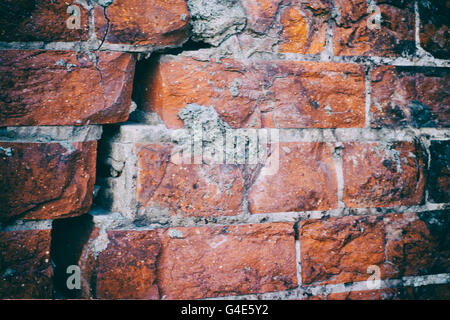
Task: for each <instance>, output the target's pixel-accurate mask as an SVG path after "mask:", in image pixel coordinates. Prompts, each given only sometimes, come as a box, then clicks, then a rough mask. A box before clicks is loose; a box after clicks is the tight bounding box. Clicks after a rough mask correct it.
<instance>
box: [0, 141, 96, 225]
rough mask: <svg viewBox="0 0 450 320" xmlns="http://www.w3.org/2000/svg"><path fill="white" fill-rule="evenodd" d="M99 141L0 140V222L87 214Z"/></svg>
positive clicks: (92, 188) (90, 201)
mask: <svg viewBox="0 0 450 320" xmlns="http://www.w3.org/2000/svg"><path fill="white" fill-rule="evenodd" d="M96 148H97V142H95V141H94V142H83V143H81V142H74V143H71V142H64V143H10V142H0V202H1V203H2V205H1V207H0V220H1V221H3V222H4V221H8V220H12V219H18V218H20V219H54V218H62V217H70V216H76V215H81V214H84V213H87V212H88V210H89V208H90V206H91V203H92V194H93V190H94V183H95V162H96V154H97V152H96V150H97V149H96Z"/></svg>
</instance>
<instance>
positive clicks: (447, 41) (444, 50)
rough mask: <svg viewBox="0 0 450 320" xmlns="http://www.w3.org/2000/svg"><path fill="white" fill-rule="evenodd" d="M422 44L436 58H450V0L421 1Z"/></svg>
mask: <svg viewBox="0 0 450 320" xmlns="http://www.w3.org/2000/svg"><path fill="white" fill-rule="evenodd" d="M419 13H420V22H421V23H420V44H421V46H422V48H424V49H425V50H426V51H428V52H430V53H432V54H433V55H434V56H435V57H436V58H439V59H448V56H449V53H450V32H449V21H448V17H449V16H450V1H449V0H429V1H419Z"/></svg>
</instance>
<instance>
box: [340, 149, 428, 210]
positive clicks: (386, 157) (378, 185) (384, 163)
mask: <svg viewBox="0 0 450 320" xmlns="http://www.w3.org/2000/svg"><path fill="white" fill-rule="evenodd" d="M424 157H425V154H424V152H423V149H422V147H421V146H420V145H419V144H418V143H413V142H393V143H377V142H373V143H372V142H366V143H362V142H361V143H360V142H351V143H345V144H344V151H343V173H344V202H345V204H346V205H347V206H348V207H351V208H365V207H392V206H408V205H418V204H420V203H422V201H423V197H424V189H425V188H424V187H425V183H426V172H425V171H424V167H425V165H426V163H427V161H426V159H425V158H424Z"/></svg>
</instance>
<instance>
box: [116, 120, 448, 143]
mask: <svg viewBox="0 0 450 320" xmlns="http://www.w3.org/2000/svg"><path fill="white" fill-rule="evenodd" d="M179 130H185V129H168V128H166V127H165V126H164V125H147V124H139V123H126V124H124V125H122V126H121V127H120V133H118V134H117V135H116V136H115V137H113V138H111V139H110V141H111V142H112V143H124V144H133V143H152V142H168V141H169V140H170V139H171V138H173V137H174V136H175V135H176V133H177V132H180V131H179ZM230 130H232V131H233V130H239V131H242V132H243V134H245V132H246V131H248V130H256V132H263V131H267V130H277V131H278V132H279V141H280V142H347V141H349V142H350V141H374V142H377V141H382V140H383V141H412V140H413V139H414V138H415V137H419V136H425V137H426V138H429V139H432V140H449V139H450V128H440V129H436V128H420V129H419V128H412V127H407V128H400V129H390V128H381V129H373V128H335V129H320V128H282V129H278V128H238V129H232V128H231V129H230Z"/></svg>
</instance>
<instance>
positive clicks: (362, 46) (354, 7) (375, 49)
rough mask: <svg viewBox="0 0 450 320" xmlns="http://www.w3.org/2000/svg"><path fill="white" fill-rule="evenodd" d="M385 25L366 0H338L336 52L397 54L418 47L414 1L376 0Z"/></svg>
mask: <svg viewBox="0 0 450 320" xmlns="http://www.w3.org/2000/svg"><path fill="white" fill-rule="evenodd" d="M374 2H375V4H376V5H377V7H378V10H379V12H380V13H381V17H382V19H381V24H380V25H379V26H380V28H378V26H376V25H375V24H374V23H373V19H374V17H375V14H374V13H375V12H371V11H370V9H369V5H368V1H366V0H335V1H334V7H335V8H336V10H337V11H338V16H337V17H336V28H335V30H334V39H333V40H334V53H335V55H338V56H388V57H397V56H401V55H402V54H404V53H412V52H413V51H414V50H415V40H414V30H415V19H414V4H413V2H412V1H409V0H390V1H385V0H375V1H374Z"/></svg>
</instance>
